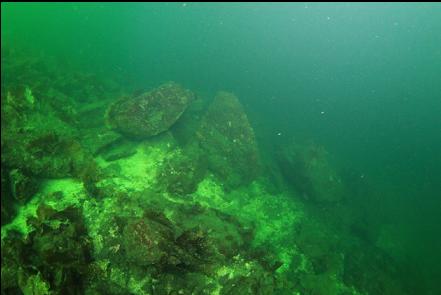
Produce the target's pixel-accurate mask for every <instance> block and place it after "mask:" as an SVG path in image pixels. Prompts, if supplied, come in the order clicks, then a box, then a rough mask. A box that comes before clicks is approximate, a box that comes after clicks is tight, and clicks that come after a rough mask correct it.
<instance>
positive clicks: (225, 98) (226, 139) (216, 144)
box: [197, 91, 261, 188]
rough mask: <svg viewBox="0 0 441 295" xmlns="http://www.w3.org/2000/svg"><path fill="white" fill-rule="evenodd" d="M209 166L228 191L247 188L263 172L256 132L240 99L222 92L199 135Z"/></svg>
mask: <svg viewBox="0 0 441 295" xmlns="http://www.w3.org/2000/svg"><path fill="white" fill-rule="evenodd" d="M197 137H198V141H199V145H200V148H201V149H202V152H203V154H205V155H206V156H207V157H208V167H209V169H210V170H211V172H213V174H214V175H216V176H217V177H218V178H219V179H221V180H222V181H223V183H224V184H225V185H226V188H235V187H238V186H240V185H245V184H248V183H249V182H251V181H252V180H254V179H255V178H256V176H257V175H258V174H259V172H260V167H261V166H260V160H259V153H258V149H257V143H256V139H255V135H254V130H253V128H252V127H251V125H250V122H249V121H248V118H247V115H246V114H245V111H244V109H243V107H242V105H241V103H240V102H239V100H238V98H237V97H236V96H235V95H234V94H232V93H229V92H224V91H222V92H219V93H218V94H217V95H216V97H215V98H214V101H213V102H212V103H211V105H210V106H209V107H208V110H207V113H206V114H205V116H204V118H203V119H202V123H201V126H200V128H199V131H198V132H197Z"/></svg>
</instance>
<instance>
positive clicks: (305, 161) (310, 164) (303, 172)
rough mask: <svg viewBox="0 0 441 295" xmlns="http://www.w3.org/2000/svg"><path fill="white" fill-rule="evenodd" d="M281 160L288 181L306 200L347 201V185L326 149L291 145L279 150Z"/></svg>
mask: <svg viewBox="0 0 441 295" xmlns="http://www.w3.org/2000/svg"><path fill="white" fill-rule="evenodd" d="M277 160H278V163H279V167H280V170H281V172H282V174H283V176H284V178H285V179H286V181H287V182H288V183H289V184H291V185H292V186H293V187H294V189H295V190H296V191H297V192H298V193H299V194H300V195H301V196H302V197H303V198H304V199H307V200H312V201H315V202H319V203H335V202H338V201H340V200H341V199H342V198H343V195H344V187H343V183H342V181H341V178H340V176H339V174H338V172H337V170H336V169H335V168H334V167H332V166H331V164H330V163H329V160H328V153H327V152H326V150H325V149H324V148H323V147H321V146H317V145H314V144H309V145H300V144H297V143H291V144H288V145H285V146H283V147H282V148H281V149H280V150H279V151H278V153H277Z"/></svg>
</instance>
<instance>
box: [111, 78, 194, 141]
mask: <svg viewBox="0 0 441 295" xmlns="http://www.w3.org/2000/svg"><path fill="white" fill-rule="evenodd" d="M193 97H194V94H193V93H192V92H191V91H190V90H187V89H184V88H183V87H181V86H180V85H179V84H177V83H174V82H169V83H166V84H163V85H161V86H159V87H158V88H155V89H153V90H151V91H149V92H146V93H144V94H141V95H139V96H137V97H133V98H123V99H121V100H119V101H117V102H115V103H113V104H112V105H111V106H110V107H109V109H108V110H107V113H106V119H107V123H108V125H109V127H110V128H111V129H113V130H116V131H118V132H120V133H121V134H123V135H125V136H127V137H132V138H147V137H150V136H154V135H157V134H159V133H161V132H164V131H166V130H167V129H169V128H170V126H172V125H173V124H174V123H175V122H176V120H178V119H179V117H180V116H181V115H182V113H183V112H184V111H185V109H186V108H187V106H188V104H189V103H190V102H191V100H192V99H193Z"/></svg>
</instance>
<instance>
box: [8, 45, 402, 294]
mask: <svg viewBox="0 0 441 295" xmlns="http://www.w3.org/2000/svg"><path fill="white" fill-rule="evenodd" d="M1 58H2V60H1V63H2V65H1V71H2V72H1V77H2V82H1V112H2V113H1V149H2V154H1V160H2V162H1V181H2V183H1V184H2V186H1V187H2V191H1V217H2V231H1V236H2V245H1V246H2V247H1V249H2V250H1V258H2V262H1V263H2V269H1V292H2V294H26V295H28V294H33V295H37V294H38V295H42V294H63V295H64V294H223V295H225V294H231V295H236V294H265V295H266V294H311V295H312V294H313V295H325V294H326V295H333V294H406V288H405V286H404V285H403V284H402V283H401V281H400V280H399V279H398V278H399V277H400V273H399V269H398V267H397V265H396V264H395V263H394V260H393V258H392V257H389V256H388V255H387V254H386V253H385V252H384V251H382V249H381V247H380V246H379V245H378V244H373V243H370V242H369V238H368V233H365V231H366V229H364V228H363V225H362V224H357V223H356V221H355V220H356V219H355V218H354V217H353V216H352V211H351V210H348V209H347V208H346V207H345V199H346V198H347V195H348V194H350V192H348V189H347V185H346V184H345V183H344V181H343V180H342V178H341V177H340V175H339V172H338V169H337V168H336V167H335V166H334V165H333V164H332V161H331V160H330V156H329V154H328V153H327V152H326V150H325V149H324V148H323V147H321V146H318V145H316V144H314V143H311V142H307V143H305V142H295V141H292V142H289V143H286V142H285V143H284V144H283V145H276V144H275V145H274V146H272V147H271V148H270V149H265V151H264V150H263V149H262V148H260V144H259V142H258V140H256V135H255V133H257V130H254V129H253V126H252V124H251V123H250V120H249V118H248V117H247V114H246V110H245V108H244V107H243V106H242V105H241V103H240V98H238V97H236V95H234V94H233V93H229V92H225V91H220V92H219V93H217V94H213V95H207V94H201V93H198V92H197V89H190V90H189V89H185V88H184V87H185V86H181V85H179V84H177V83H175V82H166V83H162V84H161V85H157V87H156V88H154V89H146V90H145V91H139V92H137V93H133V89H130V86H129V85H125V84H123V83H119V82H118V81H116V80H112V79H110V78H107V77H106V78H102V77H99V76H97V75H95V74H93V73H92V74H91V73H84V72H82V71H81V70H78V69H75V68H74V67H73V66H71V65H69V64H66V63H65V62H63V61H61V60H57V59H52V58H48V57H44V56H34V55H31V54H29V53H27V52H22V51H19V50H16V49H10V48H2V52H1ZM177 82H178V83H179V81H177ZM219 90H222V89H219ZM349 232H350V233H351V234H348V233H349ZM354 233H358V234H354ZM384 243H387V241H385V242H384Z"/></svg>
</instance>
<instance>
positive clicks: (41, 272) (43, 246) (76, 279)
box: [1, 205, 92, 294]
mask: <svg viewBox="0 0 441 295" xmlns="http://www.w3.org/2000/svg"><path fill="white" fill-rule="evenodd" d="M82 218H83V217H82V212H81V210H80V209H78V208H75V207H68V208H66V209H64V210H61V211H57V210H55V209H53V208H51V207H49V206H46V205H40V206H39V207H38V209H37V217H36V218H29V219H28V224H29V225H30V226H32V228H33V230H32V231H31V232H30V233H29V234H28V235H27V236H26V237H22V236H20V234H18V233H16V232H14V231H9V232H8V233H7V235H6V236H5V237H4V238H2V252H1V255H2V294H3V293H4V292H9V291H16V293H5V294H20V292H17V291H18V289H20V290H21V293H23V294H83V293H84V289H83V288H84V279H85V276H86V273H87V269H88V264H89V263H90V262H91V250H92V248H91V245H90V242H89V239H88V237H87V231H86V227H85V225H84V223H83V219H82ZM49 291H50V292H49Z"/></svg>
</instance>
